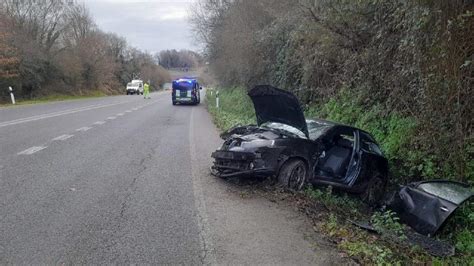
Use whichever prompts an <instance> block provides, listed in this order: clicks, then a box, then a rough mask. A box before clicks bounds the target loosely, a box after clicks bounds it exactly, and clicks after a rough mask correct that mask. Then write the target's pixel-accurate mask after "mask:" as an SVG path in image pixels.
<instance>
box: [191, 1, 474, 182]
mask: <svg viewBox="0 0 474 266" xmlns="http://www.w3.org/2000/svg"><path fill="white" fill-rule="evenodd" d="M473 10H474V3H473V2H472V1H469V0H451V1H444V0H417V1H405V0H374V1H353V0H298V1H290V0H259V1H233V0H200V1H198V2H197V3H196V4H195V6H194V7H193V16H192V18H191V22H192V24H193V27H194V32H195V34H196V35H197V36H198V37H199V39H200V40H201V41H202V42H203V43H204V44H205V45H206V48H205V53H206V60H208V61H209V62H210V68H211V69H212V72H213V73H214V74H215V76H216V78H217V80H218V81H219V82H220V84H221V86H223V87H235V86H243V87H247V88H249V87H251V86H252V85H255V84H262V83H266V84H273V85H275V86H277V87H281V88H284V89H287V90H290V91H293V92H294V93H295V94H296V95H297V96H298V97H299V98H300V100H301V102H302V103H303V104H304V105H305V108H306V111H307V113H308V114H313V115H318V116H323V117H329V118H331V119H337V120H338V121H340V122H344V123H349V124H354V125H357V126H360V127H363V128H364V129H367V130H369V131H371V132H372V133H373V134H374V135H375V136H376V137H377V138H378V140H379V141H380V142H382V144H383V146H384V148H385V150H386V151H387V156H388V157H389V159H390V162H391V167H392V170H394V171H395V172H396V173H397V176H398V177H399V178H401V179H404V180H405V181H406V180H414V179H422V178H452V179H456V180H462V181H470V182H474V160H473V156H474V129H473V125H474V108H472V104H473V103H474V91H473V90H474V84H473V83H474V67H473V63H472V60H473V52H474V34H473V32H474V12H473Z"/></svg>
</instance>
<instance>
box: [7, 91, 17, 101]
mask: <svg viewBox="0 0 474 266" xmlns="http://www.w3.org/2000/svg"><path fill="white" fill-rule="evenodd" d="M8 89H9V90H10V98H11V99H12V104H15V103H16V102H15V95H13V88H12V87H8Z"/></svg>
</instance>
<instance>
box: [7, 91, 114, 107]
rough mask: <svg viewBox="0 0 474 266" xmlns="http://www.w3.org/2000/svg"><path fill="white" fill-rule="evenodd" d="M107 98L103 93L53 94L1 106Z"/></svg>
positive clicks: (18, 100)
mask: <svg viewBox="0 0 474 266" xmlns="http://www.w3.org/2000/svg"><path fill="white" fill-rule="evenodd" d="M104 96H107V94H105V93H104V92H102V91H90V92H87V93H85V94H83V95H66V94H51V95H47V96H40V97H36V98H34V99H28V100H26V99H16V104H15V105H13V104H11V102H7V103H0V106H2V107H7V106H16V105H26V104H38V103H48V102H57V101H66V100H80V99H88V98H97V97H104Z"/></svg>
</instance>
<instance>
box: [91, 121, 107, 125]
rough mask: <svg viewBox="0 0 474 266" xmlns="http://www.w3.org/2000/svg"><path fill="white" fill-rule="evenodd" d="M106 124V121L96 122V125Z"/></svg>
mask: <svg viewBox="0 0 474 266" xmlns="http://www.w3.org/2000/svg"><path fill="white" fill-rule="evenodd" d="M103 124H105V121H97V122H95V123H94V125H103Z"/></svg>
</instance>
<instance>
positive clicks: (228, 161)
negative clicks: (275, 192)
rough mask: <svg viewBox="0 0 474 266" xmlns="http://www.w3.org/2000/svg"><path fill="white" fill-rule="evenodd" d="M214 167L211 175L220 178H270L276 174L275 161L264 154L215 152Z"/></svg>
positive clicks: (213, 156)
mask: <svg viewBox="0 0 474 266" xmlns="http://www.w3.org/2000/svg"><path fill="white" fill-rule="evenodd" d="M211 157H212V158H214V165H213V166H212V167H211V173H212V174H213V175H215V176H219V177H234V176H270V175H273V174H275V169H276V168H277V167H276V163H275V162H274V161H275V160H271V159H269V158H268V157H269V156H268V155H265V156H262V153H259V152H257V153H253V152H236V151H219V150H218V151H215V152H213V153H212V155H211Z"/></svg>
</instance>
